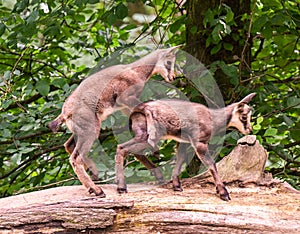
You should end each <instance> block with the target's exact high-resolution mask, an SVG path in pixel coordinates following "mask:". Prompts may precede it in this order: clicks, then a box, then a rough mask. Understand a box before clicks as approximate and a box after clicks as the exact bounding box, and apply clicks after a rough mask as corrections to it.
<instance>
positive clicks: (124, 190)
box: [117, 188, 127, 194]
mask: <svg viewBox="0 0 300 234" xmlns="http://www.w3.org/2000/svg"><path fill="white" fill-rule="evenodd" d="M117 191H118V193H119V194H123V193H127V189H126V188H117Z"/></svg>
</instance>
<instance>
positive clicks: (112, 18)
mask: <svg viewBox="0 0 300 234" xmlns="http://www.w3.org/2000/svg"><path fill="white" fill-rule="evenodd" d="M117 20H118V18H117V16H116V15H115V14H114V13H110V14H109V15H108V17H107V22H108V23H109V24H110V25H113V24H114V23H116V22H117Z"/></svg>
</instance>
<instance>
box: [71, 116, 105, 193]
mask: <svg viewBox="0 0 300 234" xmlns="http://www.w3.org/2000/svg"><path fill="white" fill-rule="evenodd" d="M89 114H90V113H88V116H84V115H80V116H78V117H79V118H77V119H75V118H74V119H73V123H68V122H67V125H71V126H72V128H71V129H73V135H74V139H73V140H72V139H69V140H68V141H67V144H66V146H67V147H69V149H71V148H72V147H70V145H72V144H71V142H72V141H74V142H75V144H76V146H75V149H74V150H73V152H72V154H71V156H70V163H71V165H72V167H73V170H74V171H75V173H76V175H77V177H78V179H79V180H80V182H81V183H82V184H83V185H84V186H85V187H86V188H87V189H88V191H89V192H90V193H94V194H95V195H96V196H99V197H105V193H104V192H103V191H102V189H101V188H100V187H97V186H96V185H95V184H94V182H93V181H92V180H91V178H90V177H89V175H88V174H87V172H86V170H85V167H86V166H87V163H86V158H87V154H88V152H89V151H90V149H91V147H92V145H93V143H94V141H95V140H96V138H97V137H98V135H99V132H100V127H101V124H100V123H99V122H98V120H97V119H96V118H95V119H94V121H93V120H92V119H91V116H92V115H91V116H90V115H89ZM75 117H76V116H75ZM85 117H88V118H90V119H91V121H90V122H86V121H85ZM83 122H84V123H85V124H77V123H83ZM68 127H69V126H68ZM71 138H72V137H71Z"/></svg>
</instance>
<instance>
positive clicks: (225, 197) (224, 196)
mask: <svg viewBox="0 0 300 234" xmlns="http://www.w3.org/2000/svg"><path fill="white" fill-rule="evenodd" d="M220 198H221V199H222V200H223V201H230V200H231V198H230V197H229V194H226V195H220Z"/></svg>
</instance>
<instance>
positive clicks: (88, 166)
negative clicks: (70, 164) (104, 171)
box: [64, 135, 99, 180]
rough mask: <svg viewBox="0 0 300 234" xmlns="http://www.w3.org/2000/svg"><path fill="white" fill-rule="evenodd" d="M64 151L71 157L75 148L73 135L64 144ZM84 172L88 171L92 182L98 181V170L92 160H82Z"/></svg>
mask: <svg viewBox="0 0 300 234" xmlns="http://www.w3.org/2000/svg"><path fill="white" fill-rule="evenodd" d="M64 146H65V150H66V151H67V152H68V153H69V154H70V155H71V154H72V153H73V151H74V149H75V147H76V141H75V137H74V135H72V136H71V137H70V138H69V139H68V140H67V141H66V142H65V144H64ZM83 162H84V165H85V166H84V167H85V170H89V171H90V172H91V177H92V179H93V180H99V177H98V169H97V167H96V165H95V163H94V161H93V160H91V159H89V158H88V157H85V158H84V159H83Z"/></svg>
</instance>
